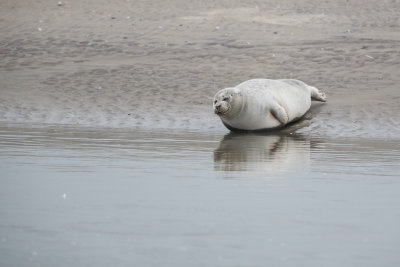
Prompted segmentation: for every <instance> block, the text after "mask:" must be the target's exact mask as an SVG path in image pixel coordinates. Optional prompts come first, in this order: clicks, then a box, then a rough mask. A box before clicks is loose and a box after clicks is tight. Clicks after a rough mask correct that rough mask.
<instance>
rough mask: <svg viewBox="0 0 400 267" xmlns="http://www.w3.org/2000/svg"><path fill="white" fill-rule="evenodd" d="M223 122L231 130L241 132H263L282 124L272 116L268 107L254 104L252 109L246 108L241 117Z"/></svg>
mask: <svg viewBox="0 0 400 267" xmlns="http://www.w3.org/2000/svg"><path fill="white" fill-rule="evenodd" d="M255 106H257V108H255ZM222 121H223V122H224V123H225V124H226V125H228V126H230V127H231V128H235V129H241V130H261V129H269V128H276V127H279V126H281V123H280V122H279V121H278V120H277V119H276V118H275V117H274V116H273V115H272V113H271V111H270V110H269V108H268V107H265V106H261V105H257V104H254V103H253V105H252V108H245V109H244V110H243V111H242V112H241V113H240V115H239V116H236V117H234V118H231V119H222Z"/></svg>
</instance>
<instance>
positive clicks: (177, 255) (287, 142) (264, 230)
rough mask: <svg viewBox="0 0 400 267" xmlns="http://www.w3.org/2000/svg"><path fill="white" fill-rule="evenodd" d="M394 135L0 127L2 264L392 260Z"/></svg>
mask: <svg viewBox="0 0 400 267" xmlns="http://www.w3.org/2000/svg"><path fill="white" fill-rule="evenodd" d="M399 162H400V147H399V143H398V142H396V141H382V140H356V139H354V140H353V139H321V138H312V137H307V136H302V135H293V134H292V135H291V134H287V135H283V134H270V135H260V134H257V135H252V134H251V135H249V134H247V135H241V134H226V135H224V134H219V133H204V132H200V133H199V132H168V133H165V132H154V131H153V132H146V131H141V130H133V129H131V130H118V129H99V128H97V129H95V128H93V129H90V128H67V127H61V126H47V127H42V128H20V127H16V126H6V127H2V128H1V129H0V169H1V178H0V184H1V185H2V186H1V187H0V203H1V205H0V254H1V257H0V265H1V266H50V265H51V266H110V265H118V266H160V265H162V266H182V265H184V266H265V265H268V266H395V265H397V264H398V263H399V262H400V257H399V255H398V251H399V248H400V241H399V240H400V230H399V228H398V225H399V223H400V213H399V209H398V203H400V202H399V201H400V195H399V194H398V192H399V190H400V179H399V175H398V174H399V173H400V165H399Z"/></svg>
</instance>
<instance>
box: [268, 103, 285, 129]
mask: <svg viewBox="0 0 400 267" xmlns="http://www.w3.org/2000/svg"><path fill="white" fill-rule="evenodd" d="M271 114H272V116H274V117H275V119H277V120H278V121H279V122H280V123H282V125H285V124H286V123H288V122H289V116H288V114H287V113H286V110H285V109H284V108H283V107H282V106H281V105H279V104H278V103H276V104H275V105H274V106H273V107H272V108H271Z"/></svg>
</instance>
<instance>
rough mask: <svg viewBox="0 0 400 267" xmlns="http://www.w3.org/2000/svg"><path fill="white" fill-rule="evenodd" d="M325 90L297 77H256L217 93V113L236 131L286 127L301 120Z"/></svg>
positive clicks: (319, 99) (227, 125) (214, 105)
mask: <svg viewBox="0 0 400 267" xmlns="http://www.w3.org/2000/svg"><path fill="white" fill-rule="evenodd" d="M311 100H316V101H321V102H326V95H325V93H323V92H321V91H319V90H318V89H317V88H315V87H312V86H309V85H307V84H306V83H304V82H302V81H299V80H295V79H281V80H270V79H252V80H248V81H245V82H243V83H241V84H239V85H237V86H236V87H230V88H225V89H222V90H220V91H219V92H217V94H216V95H215V96H214V103H213V107H214V112H215V114H217V115H218V116H219V117H220V119H221V120H222V123H223V124H224V125H225V126H226V127H227V128H228V129H229V130H232V131H235V130H245V131H254V130H266V129H273V128H279V127H283V126H285V125H286V124H288V123H290V122H293V121H296V120H298V119H300V118H301V117H302V116H303V115H304V114H305V113H306V112H307V111H308V110H309V109H310V107H311Z"/></svg>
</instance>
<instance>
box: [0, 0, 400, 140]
mask: <svg viewBox="0 0 400 267" xmlns="http://www.w3.org/2000/svg"><path fill="white" fill-rule="evenodd" d="M0 7H1V9H0V12H1V13H0V14H1V18H2V19H1V25H2V26H1V30H0V36H1V43H0V47H1V50H0V52H1V55H2V60H1V63H0V64H1V65H0V69H1V73H0V75H1V77H0V78H1V98H0V121H2V122H18V123H56V124H78V125H87V126H102V127H136V126H139V127H147V128H165V129H187V130H193V129H194V130H202V131H222V130H224V128H223V126H221V123H220V122H219V121H218V118H216V116H214V115H213V114H212V108H211V101H212V97H213V95H214V94H215V92H216V91H218V90H219V89H221V88H225V87H229V86H234V85H236V84H238V83H240V82H242V81H245V80H248V79H251V78H272V79H274V78H296V79H300V80H303V81H305V82H306V83H308V84H311V85H313V86H315V87H317V88H319V89H321V90H323V91H325V92H326V93H327V94H328V97H329V101H328V103H327V105H324V106H323V107H318V108H316V109H314V110H313V111H312V112H311V113H310V116H309V119H310V123H308V124H307V125H305V126H304V128H303V129H302V130H301V132H302V133H307V134H316V135H328V136H331V135H340V136H350V137H364V138H369V137H373V138H399V137H400V122H399V117H398V116H394V114H399V112H400V110H399V109H400V90H399V88H398V84H399V80H400V75H399V60H400V58H399V47H400V34H399V18H398V17H399V16H398V12H399V10H400V8H399V3H397V2H396V1H379V2H376V1H335V2H333V3H324V4H320V3H319V1H300V2H293V1H260V2H254V1H230V2H229V3H226V2H224V1H202V2H201V3H190V4H189V3H186V1H157V2H149V1H115V2H112V3H110V2H109V1H83V2H82V3H81V2H80V3H74V2H73V1H61V3H60V4H58V2H57V1H36V2H35V3H28V2H26V1H5V2H4V3H2V4H1V6H0Z"/></svg>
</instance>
